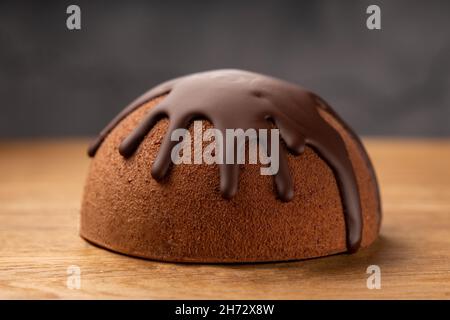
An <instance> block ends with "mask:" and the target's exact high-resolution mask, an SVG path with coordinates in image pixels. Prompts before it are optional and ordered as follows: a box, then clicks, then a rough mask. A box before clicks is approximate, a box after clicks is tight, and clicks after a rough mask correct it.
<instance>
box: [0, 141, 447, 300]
mask: <svg viewBox="0 0 450 320" xmlns="http://www.w3.org/2000/svg"><path fill="white" fill-rule="evenodd" d="M365 143H366V145H367V148H368V150H369V153H370V155H371V157H372V159H373V161H374V164H375V167H376V169H377V173H378V176H379V180H380V184H381V191H382V199H383V211H384V217H383V225H382V232H381V237H380V238H379V239H378V240H377V242H376V243H375V244H374V245H373V246H372V247H370V248H368V249H365V250H362V251H361V252H359V253H357V254H355V255H346V254H344V255H336V256H332V257H327V258H320V259H313V260H306V261H298V262H289V263H274V264H271V263H268V264H246V265H189V264H172V263H161V262H153V261H146V260H142V259H136V258H130V257H127V256H123V255H120V254H116V253H112V252H109V251H106V250H103V249H100V248H97V247H94V246H92V245H91V244H88V243H86V242H85V241H84V240H82V239H81V238H80V237H79V236H78V219H79V209H80V199H81V195H82V189H83V182H84V179H85V175H86V173H87V168H88V165H89V159H88V158H87V157H86V152H85V149H86V144H87V142H86V141H84V140H81V141H80V140H60V141H16V142H8V141H4V142H1V143H0V298H37V299H47V298H51V299H53V298H83V299H84V298H150V299H172V298H186V299H190V298H193V299H196V298H206V299H213V298H215V299H250V298H251V299H265V298H266V299H279V298H280V299H315V298H325V299H328V298H355V299H359V298H369V299H370V298H376V299H381V298H388V299H391V298H444V299H449V298H450V140H401V139H397V140H395V139H394V140H393V139H371V140H365ZM71 265H75V266H77V267H79V268H80V271H81V275H80V279H81V282H80V285H81V287H80V289H70V288H68V286H67V279H68V276H71V278H70V279H74V278H73V274H72V275H68V273H67V271H68V267H69V266H71ZM369 265H378V266H379V267H380V268H381V289H379V290H377V289H372V290H369V289H368V288H367V286H366V280H367V277H368V276H369V275H368V274H366V269H367V267H368V266H369ZM69 270H73V269H69ZM71 283H72V284H73V283H76V282H71Z"/></svg>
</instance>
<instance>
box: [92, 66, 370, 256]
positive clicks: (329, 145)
mask: <svg viewBox="0 0 450 320" xmlns="http://www.w3.org/2000/svg"><path fill="white" fill-rule="evenodd" d="M164 94H167V96H166V97H165V98H164V100H163V101H162V102H161V103H160V104H158V105H157V106H155V107H154V108H152V109H151V110H150V111H149V113H148V114H147V116H146V117H145V118H144V119H143V120H142V122H141V123H140V124H139V126H138V127H137V128H136V129H135V130H134V131H133V132H132V133H131V134H130V135H129V136H128V137H126V138H125V139H124V140H123V141H122V143H121V144H120V146H119V152H120V154H121V155H122V156H124V157H126V158H127V157H130V156H132V155H133V154H134V152H135V151H136V150H137V148H138V147H139V145H140V143H141V142H142V140H143V139H144V138H145V136H146V135H147V134H148V133H149V131H150V130H151V129H152V127H153V126H154V125H155V124H156V123H157V122H158V120H160V119H161V118H164V117H168V118H169V120H170V121H169V129H168V132H167V133H166V136H165V137H164V139H163V142H162V144H161V147H160V150H159V152H158V155H157V156H156V159H155V161H154V163H153V167H152V171H151V173H152V176H153V177H154V178H155V179H156V180H161V179H162V178H163V177H164V176H165V175H166V174H167V172H168V171H169V168H170V164H171V158H170V154H171V150H172V147H173V146H175V144H177V142H174V141H171V140H170V136H171V132H172V131H173V130H175V129H178V128H188V127H189V125H190V124H191V123H192V121H193V120H194V119H197V118H204V119H207V120H209V121H210V122H211V123H212V124H213V126H214V127H215V128H216V129H218V130H220V131H221V132H222V133H223V134H224V136H225V130H226V129H237V128H240V129H243V130H247V129H250V128H254V129H270V128H271V127H272V125H273V124H274V125H275V126H276V127H277V128H278V129H279V130H280V136H281V138H282V139H283V141H284V143H285V145H286V147H287V148H288V149H289V151H290V152H291V153H293V154H295V155H299V154H301V153H302V152H303V150H304V148H305V145H308V146H310V147H311V148H312V149H314V150H315V151H316V152H317V153H318V154H319V156H320V157H321V158H322V159H323V160H324V161H325V162H326V163H327V164H328V165H329V166H330V168H331V169H332V171H333V173H334V175H335V177H336V181H337V184H338V187H339V191H340V194H341V198H342V203H343V207H344V208H343V209H344V217H345V224H346V237H347V250H348V251H349V252H355V251H356V250H357V249H358V248H359V246H360V242H361V237H362V213H361V204H360V197H359V190H358V186H357V182H356V177H355V173H354V170H353V166H352V163H351V161H350V159H349V154H348V152H347V150H346V147H345V144H344V142H343V140H342V138H341V137H340V135H339V134H338V132H337V131H336V130H335V129H334V128H333V127H331V126H330V125H329V124H328V123H327V122H326V121H325V120H323V119H322V117H321V116H320V114H319V113H318V110H317V107H318V103H319V104H321V106H322V107H323V108H327V109H330V110H331V108H329V106H328V105H326V104H325V103H324V102H323V100H319V99H320V98H318V97H317V96H316V95H314V94H313V93H311V92H309V91H306V90H304V89H303V88H301V87H298V86H296V85H293V84H291V83H288V82H285V81H282V80H279V79H275V78H272V77H268V76H264V75H260V74H256V73H251V72H247V71H240V70H217V71H210V72H202V73H196V74H192V75H188V76H185V77H181V78H177V79H174V80H171V81H168V82H165V83H163V84H161V85H159V86H157V87H155V88H153V89H151V90H150V91H148V92H147V93H145V94H144V95H143V96H141V97H140V98H138V99H137V100H135V101H134V102H132V103H131V104H130V105H129V106H128V107H127V108H125V109H124V110H123V111H122V112H121V113H120V114H119V115H117V116H116V118H114V119H113V120H112V122H111V123H109V124H108V125H107V126H106V128H105V129H104V130H103V131H102V132H101V133H100V135H99V136H98V137H97V139H96V140H95V141H94V142H93V144H92V145H91V146H90V148H89V150H88V154H89V155H90V156H91V157H92V156H94V155H95V153H96V151H97V149H98V148H99V147H100V145H101V143H102V142H103V141H104V139H105V138H106V136H107V135H108V133H109V132H110V131H111V130H112V129H113V128H114V127H115V126H116V125H117V124H118V123H119V122H120V121H121V120H122V119H124V118H125V117H126V116H127V115H128V114H130V113H131V112H133V111H134V110H135V109H137V108H138V107H139V106H141V105H142V104H143V103H145V102H146V101H148V100H151V99H153V98H156V97H158V96H161V95H164ZM369 167H370V166H369ZM219 168H220V190H221V193H222V195H223V196H224V197H225V198H231V197H233V196H234V195H235V194H236V192H237V188H238V182H239V164H220V165H219ZM274 181H275V187H276V191H277V194H278V196H279V198H280V199H281V200H282V201H289V200H291V199H292V197H293V195H294V187H293V183H292V179H291V176H290V172H289V167H288V162H287V156H286V154H285V152H283V148H282V146H281V145H280V153H279V171H278V173H277V174H276V175H275V176H274Z"/></svg>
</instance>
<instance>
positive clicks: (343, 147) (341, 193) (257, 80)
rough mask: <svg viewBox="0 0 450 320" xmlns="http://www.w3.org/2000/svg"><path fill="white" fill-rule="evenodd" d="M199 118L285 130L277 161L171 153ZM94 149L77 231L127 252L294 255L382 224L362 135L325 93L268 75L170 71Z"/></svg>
mask: <svg viewBox="0 0 450 320" xmlns="http://www.w3.org/2000/svg"><path fill="white" fill-rule="evenodd" d="M199 119H203V120H204V121H203V122H202V126H201V127H200V131H201V132H202V133H205V132H206V131H207V130H208V129H211V128H214V129H217V130H218V131H219V132H222V133H224V136H225V132H226V130H228V129H242V130H248V129H255V130H259V129H267V130H272V129H278V130H279V140H280V145H279V152H278V156H277V160H278V162H279V165H278V167H279V169H278V171H277V172H274V174H273V175H261V173H260V172H261V167H264V165H263V164H250V163H248V162H245V163H244V164H242V163H241V164H239V163H228V162H227V163H220V162H218V163H211V164H206V163H204V162H195V161H194V163H191V164H189V163H180V164H174V163H173V160H172V159H173V158H172V157H171V156H172V152H173V150H174V147H175V145H176V144H177V142H176V141H172V139H171V136H172V133H174V131H175V130H177V129H182V128H185V129H188V130H189V132H190V133H191V135H192V136H195V132H194V125H193V122H194V120H199ZM198 143H200V146H201V147H205V146H206V145H207V142H205V141H204V140H201V141H200V142H198V141H197V146H198ZM213 143H216V147H217V150H219V151H220V150H221V151H222V152H223V153H226V152H227V149H226V148H225V147H224V144H223V143H222V144H219V143H218V142H217V141H213ZM195 145H196V144H195V142H194V144H192V146H191V147H192V152H193V153H194V152H195V150H194V148H195ZM220 146H222V147H223V149H220V148H221V147H220ZM244 148H245V146H244ZM88 152H89V155H90V156H91V157H93V160H92V163H91V166H90V170H89V175H88V177H87V181H86V185H85V190H84V197H83V202H82V209H81V230H80V234H81V236H82V237H83V238H85V239H87V240H88V241H90V242H92V243H95V244H97V245H99V246H102V247H105V248H108V249H111V250H114V251H117V252H121V253H124V254H128V255H132V256H138V257H143V258H149V259H155V260H163V261H176V262H218V263H219V262H220V263H229V262H262V261H283V260H297V259H305V258H312V257H319V256H326V255H331V254H336V253H341V252H350V253H353V252H356V251H357V250H358V249H359V248H360V247H367V246H368V245H370V244H371V243H372V242H373V241H374V240H375V239H376V237H377V235H378V232H379V228H380V222H381V209H380V198H379V191H378V186H377V182H376V178H375V173H374V170H373V167H372V165H371V163H370V160H369V158H368V156H367V153H366V151H365V149H364V147H363V145H362V144H361V142H360V140H359V139H358V137H357V136H356V135H355V134H354V133H353V132H352V130H351V129H350V128H349V127H348V126H347V125H346V124H345V123H344V122H343V121H342V120H341V119H340V118H339V117H338V116H337V115H336V114H335V112H334V111H333V110H332V109H331V108H330V107H329V106H328V105H327V104H326V103H325V102H324V101H323V100H322V99H321V98H319V97H318V96H316V95H315V94H313V93H311V92H309V91H307V90H305V89H303V88H301V87H298V86H296V85H293V84H290V83H288V82H285V81H282V80H278V79H275V78H272V77H268V76H263V75H260V74H256V73H251V72H247V71H240V70H217V71H210V72H203V73H197V74H193V75H188V76H185V77H181V78H177V79H174V80H171V81H168V82H165V83H163V84H161V85H159V86H157V87H155V88H153V89H152V90H150V91H149V92H147V93H146V94H144V95H143V96H141V97H140V98H138V99H137V100H135V101H134V102H133V103H131V104H130V105H129V106H128V107H127V108H125V109H124V110H123V111H122V112H121V113H120V114H119V115H118V116H117V117H116V118H115V119H114V120H113V121H112V122H111V123H110V124H109V125H108V126H107V127H106V128H105V129H104V130H103V131H102V132H101V133H100V135H99V136H98V138H97V139H96V140H95V141H94V142H93V144H92V145H91V147H90V148H89V151H88ZM268 154H270V152H268ZM274 154H275V153H274Z"/></svg>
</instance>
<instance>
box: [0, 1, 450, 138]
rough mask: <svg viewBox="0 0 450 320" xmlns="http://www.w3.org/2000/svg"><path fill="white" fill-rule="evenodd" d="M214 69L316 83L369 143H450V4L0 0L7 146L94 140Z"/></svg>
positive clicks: (0, 119) (2, 130)
mask: <svg viewBox="0 0 450 320" xmlns="http://www.w3.org/2000/svg"><path fill="white" fill-rule="evenodd" d="M70 4H77V5H79V6H80V7H81V25H82V29H81V30H80V31H69V30H68V29H67V27H66V19H67V17H68V15H67V14H66V8H67V6H68V5H70ZM370 4H377V5H379V6H380V7H381V25H382V30H368V29H367V28H366V19H367V17H368V15H367V14H366V8H367V7H368V6H369V5H370ZM216 68H241V69H246V70H251V71H255V72H260V73H265V74H269V75H273V76H276V77H279V78H283V79H286V80H289V81H292V82H295V83H298V84H300V85H302V86H304V87H306V88H309V89H311V90H312V91H315V92H316V93H318V94H319V95H321V96H322V97H323V98H324V99H325V100H327V101H328V102H329V103H330V104H331V105H332V106H333V107H334V108H335V110H337V111H338V112H339V113H340V114H341V115H342V117H343V118H344V119H345V120H347V122H348V123H349V124H350V125H351V126H352V127H354V128H355V130H356V131H357V132H358V133H360V134H364V135H378V136H380V135H389V136H438V137H439V136H450V90H449V89H450V1H436V0H434V1H433V0H432V1H407V0H404V1H401V0H396V1H378V0H377V1H362V0H350V1H336V0H327V1H325V0H324V1H317V0H314V1H313V0H311V1H298V0H296V1H263V0H259V1H145V2H144V1H127V2H125V1H122V2H114V1H70V2H68V1H45V2H44V1H34V2H31V1H1V2H0V98H1V100H0V138H15V137H16V138H22V137H54V136H92V135H94V134H96V133H97V132H99V131H100V129H102V127H103V126H104V125H105V124H106V123H107V122H109V120H110V119H111V118H112V117H113V116H114V115H115V114H116V113H118V112H119V111H120V110H121V109H123V108H124V107H125V106H126V105H127V104H128V103H129V102H130V101H131V100H133V99H134V98H135V97H137V96H138V95H140V94H142V93H143V92H145V91H146V90H147V89H149V88H150V87H152V86H154V85H156V84H157V83H159V82H162V81H165V80H167V79H170V78H172V77H176V76H179V75H183V74H187V73H192V72H197V71H204V70H209V69H216Z"/></svg>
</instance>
